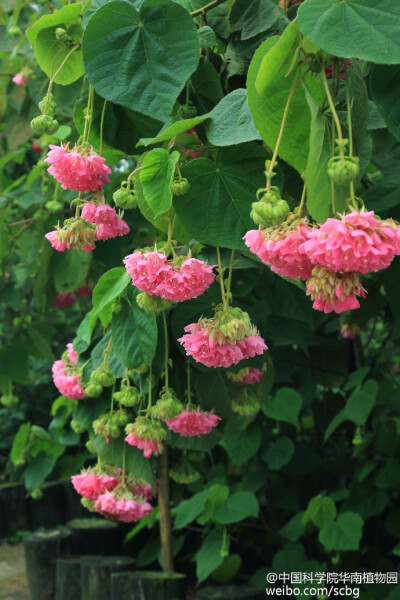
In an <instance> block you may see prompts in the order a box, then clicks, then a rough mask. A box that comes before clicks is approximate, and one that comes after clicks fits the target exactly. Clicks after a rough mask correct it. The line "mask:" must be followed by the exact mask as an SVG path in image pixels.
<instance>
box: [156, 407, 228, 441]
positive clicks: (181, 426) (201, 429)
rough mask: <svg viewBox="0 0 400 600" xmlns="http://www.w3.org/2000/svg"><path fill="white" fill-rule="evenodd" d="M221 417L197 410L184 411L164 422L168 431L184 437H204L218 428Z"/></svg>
mask: <svg viewBox="0 0 400 600" xmlns="http://www.w3.org/2000/svg"><path fill="white" fill-rule="evenodd" d="M218 421H221V417H218V416H217V415H214V414H212V413H207V412H202V411H199V410H184V411H182V412H181V413H180V414H179V415H177V416H176V417H174V418H173V419H170V420H169V421H166V424H167V425H168V427H169V429H171V431H175V433H179V435H182V436H184V437H195V436H197V435H206V434H207V433H210V431H211V430H212V429H213V428H214V427H217V426H218Z"/></svg>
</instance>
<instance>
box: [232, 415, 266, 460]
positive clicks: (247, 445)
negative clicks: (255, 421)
mask: <svg viewBox="0 0 400 600" xmlns="http://www.w3.org/2000/svg"><path fill="white" fill-rule="evenodd" d="M225 443H226V450H227V452H228V455H229V458H230V459H231V461H232V462H233V464H234V465H236V466H238V467H239V466H240V465H242V464H243V463H244V462H246V461H247V460H249V459H250V458H252V457H253V456H254V455H255V454H256V452H257V451H258V449H259V447H260V444H261V431H260V429H259V427H254V426H253V427H249V428H247V429H241V427H240V425H239V421H238V422H236V423H235V422H232V423H228V425H227V426H226V428H225Z"/></svg>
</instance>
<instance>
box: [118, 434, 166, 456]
mask: <svg viewBox="0 0 400 600" xmlns="http://www.w3.org/2000/svg"><path fill="white" fill-rule="evenodd" d="M125 441H126V442H127V443H128V444H129V445H130V446H136V448H139V450H144V452H143V456H144V457H145V458H151V456H152V455H153V454H155V455H156V456H158V454H159V448H158V445H157V443H156V442H154V441H153V440H152V439H145V438H140V437H138V436H137V435H136V434H135V433H129V434H128V435H127V436H126V438H125Z"/></svg>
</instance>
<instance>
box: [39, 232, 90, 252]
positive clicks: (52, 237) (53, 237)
mask: <svg viewBox="0 0 400 600" xmlns="http://www.w3.org/2000/svg"><path fill="white" fill-rule="evenodd" d="M44 237H45V238H46V239H47V240H49V242H50V244H51V247H52V248H54V249H55V250H58V252H64V251H65V250H71V248H72V244H67V243H66V242H62V241H61V240H59V239H57V230H56V229H55V230H54V231H49V233H46V234H45V236H44ZM94 249H95V245H94V244H88V245H87V246H85V247H84V250H85V252H91V251H92V250H94Z"/></svg>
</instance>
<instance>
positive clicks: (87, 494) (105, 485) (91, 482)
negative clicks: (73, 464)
mask: <svg viewBox="0 0 400 600" xmlns="http://www.w3.org/2000/svg"><path fill="white" fill-rule="evenodd" d="M71 481H72V485H73V486H74V488H75V489H76V491H77V492H78V494H80V495H81V496H83V497H84V498H88V499H89V500H97V498H98V497H99V496H100V495H101V494H104V493H105V492H110V491H111V490H113V489H114V488H115V487H116V486H117V485H118V484H119V483H120V481H119V479H118V477H110V476H108V475H98V474H97V473H95V472H93V471H83V472H82V473H80V474H79V475H73V476H72V477H71ZM150 487H151V486H150Z"/></svg>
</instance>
